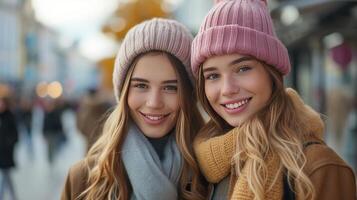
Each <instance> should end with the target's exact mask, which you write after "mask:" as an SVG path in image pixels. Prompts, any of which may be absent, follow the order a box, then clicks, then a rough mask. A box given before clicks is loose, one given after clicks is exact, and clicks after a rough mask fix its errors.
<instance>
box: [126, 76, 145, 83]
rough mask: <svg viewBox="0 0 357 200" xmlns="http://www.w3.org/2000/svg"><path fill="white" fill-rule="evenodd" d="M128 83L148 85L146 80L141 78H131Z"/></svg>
mask: <svg viewBox="0 0 357 200" xmlns="http://www.w3.org/2000/svg"><path fill="white" fill-rule="evenodd" d="M130 81H137V82H145V83H148V82H149V81H148V80H146V79H143V78H135V77H133V78H131V79H130Z"/></svg>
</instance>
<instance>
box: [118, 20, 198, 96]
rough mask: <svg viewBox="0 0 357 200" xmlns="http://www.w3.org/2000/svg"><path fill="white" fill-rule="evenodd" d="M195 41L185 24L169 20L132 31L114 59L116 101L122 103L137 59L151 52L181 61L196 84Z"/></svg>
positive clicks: (142, 26) (155, 22) (146, 24)
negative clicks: (193, 73)
mask: <svg viewBox="0 0 357 200" xmlns="http://www.w3.org/2000/svg"><path fill="white" fill-rule="evenodd" d="M192 40H193V36H192V34H191V33H190V32H189V30H188V29H187V28H186V27H185V26H184V25H182V24H181V23H179V22H177V21H175V20H170V19H162V18H153V19H151V20H147V21H144V22H142V23H140V24H138V25H136V26H134V27H133V28H131V29H130V30H129V31H128V33H127V34H126V36H125V38H124V40H123V42H122V44H121V46H120V49H119V51H118V54H117V56H116V59H115V64H114V72H113V86H114V88H113V89H114V94H115V97H116V100H117V101H119V97H120V92H121V89H122V86H123V82H124V80H125V78H126V76H127V72H128V69H129V67H130V66H131V64H132V63H133V61H134V60H135V58H136V57H137V56H139V55H140V54H143V53H146V52H150V51H162V52H166V53H168V54H171V55H173V56H174V57H176V58H177V59H178V60H180V61H181V62H182V64H183V65H184V67H185V71H186V72H187V74H188V76H189V79H190V80H191V83H192V84H193V83H194V78H193V75H192V73H191V65H190V58H191V43H192Z"/></svg>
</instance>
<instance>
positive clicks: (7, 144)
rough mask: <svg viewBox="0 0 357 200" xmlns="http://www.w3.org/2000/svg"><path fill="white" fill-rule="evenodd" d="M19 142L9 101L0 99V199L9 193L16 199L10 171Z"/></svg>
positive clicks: (13, 165) (13, 164)
mask: <svg viewBox="0 0 357 200" xmlns="http://www.w3.org/2000/svg"><path fill="white" fill-rule="evenodd" d="M17 141H18V131H17V123H16V119H15V116H14V114H13V113H12V111H11V110H10V103H9V99H7V98H4V97H0V171H1V177H0V178H1V179H0V199H1V200H2V199H3V198H4V195H5V192H6V191H8V192H9V194H10V197H11V199H13V200H15V199H16V193H15V187H14V183H13V181H12V179H11V174H10V170H11V168H13V167H15V161H14V148H15V144H16V142H17Z"/></svg>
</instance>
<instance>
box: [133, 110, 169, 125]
mask: <svg viewBox="0 0 357 200" xmlns="http://www.w3.org/2000/svg"><path fill="white" fill-rule="evenodd" d="M139 113H140V114H141V116H143V118H144V121H145V122H147V123H148V124H151V125H158V124H161V123H162V122H163V121H165V119H166V118H167V117H168V116H169V115H170V113H169V114H145V113H142V112H139Z"/></svg>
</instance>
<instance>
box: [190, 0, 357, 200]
mask: <svg viewBox="0 0 357 200" xmlns="http://www.w3.org/2000/svg"><path fill="white" fill-rule="evenodd" d="M191 53H192V56H191V63H192V66H191V67H192V71H193V74H194V76H195V77H196V79H197V86H196V87H197V94H198V99H199V101H200V103H201V104H202V105H203V107H204V109H205V110H206V111H207V113H208V114H209V116H210V121H209V122H208V123H207V124H206V125H205V126H204V127H203V128H202V129H201V130H200V132H199V134H198V135H197V137H196V138H195V140H194V151H195V154H196V157H197V159H198V163H199V166H200V169H201V170H202V173H203V174H204V176H205V177H206V179H207V180H208V181H209V182H211V183H213V184H214V187H213V188H214V189H213V192H212V195H211V199H214V200H216V199H234V200H235V199H237V200H249V199H252V200H253V199H254V200H263V199H269V200H275V199H276V200H281V199H324V200H336V199H351V200H352V199H356V183H355V176H354V173H353V171H352V169H351V168H350V167H349V166H348V165H347V164H346V163H345V162H344V161H343V160H342V159H341V158H340V157H339V156H338V155H337V154H336V153H335V152H334V151H333V150H332V149H330V148H329V147H328V146H326V144H325V143H324V141H323V131H324V124H323V121H322V120H321V118H320V115H319V113H317V112H316V111H314V110H313V109H312V108H311V107H309V106H308V105H306V104H305V103H304V102H303V101H302V99H301V98H300V96H299V95H298V93H297V92H296V91H294V90H293V89H291V88H286V87H285V86H284V82H283V78H284V76H285V75H287V74H288V73H289V71H290V69H291V66H290V61H289V55H288V52H287V49H286V47H285V46H284V45H283V44H282V43H281V42H280V40H279V39H278V38H277V36H276V34H275V31H274V27H273V23H272V19H271V17H270V14H269V11H268V8H267V2H266V1H262V0H223V1H219V0H217V1H216V5H215V6H214V7H213V8H212V9H211V10H210V11H209V13H208V14H207V16H206V17H205V19H204V21H203V23H202V25H201V27H200V30H199V32H198V34H197V36H196V37H195V38H194V40H193V43H192V52H191Z"/></svg>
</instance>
